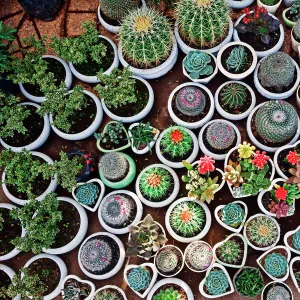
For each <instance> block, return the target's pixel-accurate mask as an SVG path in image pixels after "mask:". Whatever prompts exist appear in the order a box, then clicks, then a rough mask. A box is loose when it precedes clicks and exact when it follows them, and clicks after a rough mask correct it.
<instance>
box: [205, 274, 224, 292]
mask: <svg viewBox="0 0 300 300" xmlns="http://www.w3.org/2000/svg"><path fill="white" fill-rule="evenodd" d="M228 286H229V282H228V278H227V276H226V274H225V273H224V272H223V270H213V271H210V273H209V275H208V276H207V277H206V278H205V287H206V289H207V291H208V293H209V294H211V295H222V294H224V293H225V292H226V290H227V289H228Z"/></svg>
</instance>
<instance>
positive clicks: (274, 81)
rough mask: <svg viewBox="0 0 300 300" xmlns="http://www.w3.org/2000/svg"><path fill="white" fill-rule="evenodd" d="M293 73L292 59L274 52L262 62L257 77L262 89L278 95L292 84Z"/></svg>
mask: <svg viewBox="0 0 300 300" xmlns="http://www.w3.org/2000/svg"><path fill="white" fill-rule="evenodd" d="M294 73H295V65H294V63H293V60H292V58H291V57H290V56H289V55H288V54H286V53H284V52H276V53H273V54H270V55H269V56H267V57H266V58H265V59H264V60H262V62H261V64H260V67H259V70H258V74H257V76H258V79H259V81H260V83H261V85H262V86H263V87H264V88H266V89H268V88H272V89H275V91H276V92H278V93H280V92H282V91H283V89H284V88H286V87H288V86H289V85H290V84H291V83H292V82H293V80H294Z"/></svg>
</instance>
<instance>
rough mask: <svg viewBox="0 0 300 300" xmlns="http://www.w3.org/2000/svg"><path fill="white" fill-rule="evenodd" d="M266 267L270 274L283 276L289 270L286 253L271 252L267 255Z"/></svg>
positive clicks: (277, 276)
mask: <svg viewBox="0 0 300 300" xmlns="http://www.w3.org/2000/svg"><path fill="white" fill-rule="evenodd" d="M264 268H265V270H266V272H267V273H268V274H269V275H271V276H273V277H276V278H281V277H283V276H284V275H285V274H286V272H287V270H288V262H287V259H286V257H285V256H284V255H282V254H280V253H271V254H268V255H267V256H266V259H265V263H264Z"/></svg>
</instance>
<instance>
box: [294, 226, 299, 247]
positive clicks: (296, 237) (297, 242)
mask: <svg viewBox="0 0 300 300" xmlns="http://www.w3.org/2000/svg"><path fill="white" fill-rule="evenodd" d="M293 246H294V247H295V248H296V250H298V251H300V230H298V231H297V232H296V233H295V234H294V235H293Z"/></svg>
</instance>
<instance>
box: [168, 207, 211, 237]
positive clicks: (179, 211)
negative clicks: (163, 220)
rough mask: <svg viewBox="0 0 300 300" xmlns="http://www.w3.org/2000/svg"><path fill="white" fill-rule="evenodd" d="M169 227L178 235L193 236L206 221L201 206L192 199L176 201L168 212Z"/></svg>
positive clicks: (200, 229)
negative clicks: (169, 212)
mask: <svg viewBox="0 0 300 300" xmlns="http://www.w3.org/2000/svg"><path fill="white" fill-rule="evenodd" d="M169 218H170V220H169V221H170V225H171V228H172V229H173V230H174V231H175V232H176V233H177V234H178V235H180V236H183V237H193V236H196V235H197V234H198V233H200V232H201V231H202V229H203V228H204V225H205V222H206V215H205V211H204V209H203V208H202V206H201V205H200V204H199V203H197V202H193V201H183V202H180V203H178V204H177V205H176V206H175V207H174V208H173V209H172V211H171V214H170V217H169Z"/></svg>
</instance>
